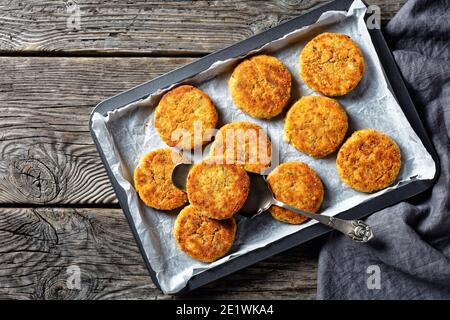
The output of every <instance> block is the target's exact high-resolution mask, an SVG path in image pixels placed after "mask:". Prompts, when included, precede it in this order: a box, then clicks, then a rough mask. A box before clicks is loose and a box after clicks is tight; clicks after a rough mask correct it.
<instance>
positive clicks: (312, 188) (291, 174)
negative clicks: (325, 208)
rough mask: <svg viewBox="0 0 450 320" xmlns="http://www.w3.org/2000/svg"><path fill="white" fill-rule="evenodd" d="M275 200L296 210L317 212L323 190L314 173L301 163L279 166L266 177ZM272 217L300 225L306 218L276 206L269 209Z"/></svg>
mask: <svg viewBox="0 0 450 320" xmlns="http://www.w3.org/2000/svg"><path fill="white" fill-rule="evenodd" d="M267 182H268V183H269V186H270V188H271V189H272V192H273V194H274V196H275V198H276V199H277V200H280V201H282V202H284V203H286V204H289V205H291V206H294V207H296V208H298V209H301V210H304V211H308V212H317V211H318V210H319V208H320V206H321V204H322V201H323V197H324V189H323V184H322V181H321V180H320V178H319V176H318V175H317V174H316V172H315V171H314V170H313V169H311V168H310V167H309V166H308V165H307V164H306V163H303V162H286V163H282V164H280V165H279V166H278V167H276V168H275V170H274V171H272V172H271V173H270V174H269V176H268V177H267ZM270 212H271V214H272V217H273V218H275V219H277V220H279V221H282V222H286V223H291V224H301V223H303V222H305V221H306V220H308V218H307V217H305V216H303V215H300V214H298V213H295V212H293V211H290V210H287V209H284V208H280V207H277V206H272V207H270Z"/></svg>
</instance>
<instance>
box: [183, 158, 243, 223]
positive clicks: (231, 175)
mask: <svg viewBox="0 0 450 320" xmlns="http://www.w3.org/2000/svg"><path fill="white" fill-rule="evenodd" d="M227 162H231V161H226V160H225V159H224V158H222V157H210V158H207V159H205V160H203V161H201V162H199V163H197V164H195V165H194V166H193V167H192V169H191V170H190V171H189V174H188V177H187V183H186V190H187V194H188V199H189V202H190V203H191V205H192V206H194V207H195V208H196V209H197V210H198V212H200V213H201V214H203V215H205V216H207V217H210V218H213V219H228V218H230V217H232V216H233V215H234V214H235V213H236V212H237V211H238V210H239V209H240V208H241V207H242V206H243V204H244V202H245V200H246V199H247V195H248V191H249V187H250V178H249V177H248V175H247V173H246V172H245V170H244V169H243V168H241V167H240V166H238V165H236V164H232V163H227Z"/></svg>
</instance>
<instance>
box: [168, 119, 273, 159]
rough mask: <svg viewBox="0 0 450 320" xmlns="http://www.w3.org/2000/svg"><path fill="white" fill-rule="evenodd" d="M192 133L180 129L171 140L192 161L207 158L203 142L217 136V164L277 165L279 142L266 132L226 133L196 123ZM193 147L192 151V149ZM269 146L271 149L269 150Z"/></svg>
mask: <svg viewBox="0 0 450 320" xmlns="http://www.w3.org/2000/svg"><path fill="white" fill-rule="evenodd" d="M191 129H192V130H188V129H185V128H178V129H176V130H174V131H173V132H172V135H171V140H172V141H173V142H175V143H176V145H175V147H176V148H177V149H178V150H180V151H182V152H183V153H185V154H186V153H187V154H188V155H189V156H192V157H193V159H204V158H208V156H209V154H208V152H209V150H208V149H204V148H203V144H204V143H208V142H210V141H211V140H212V139H213V137H214V143H213V147H214V156H217V157H216V158H215V161H214V163H216V164H217V163H220V161H221V160H222V162H223V163H226V164H232V163H236V164H262V165H264V166H265V167H269V166H270V167H274V166H276V165H278V162H279V160H278V159H279V157H278V153H277V152H276V150H279V148H278V140H276V139H270V140H269V138H268V136H267V134H266V133H265V132H264V130H263V129H262V128H261V129H251V128H247V129H242V128H236V129H234V128H229V129H227V130H225V132H224V133H222V131H219V130H218V129H215V128H206V129H203V123H202V121H194V123H193V127H192V128H191ZM192 145H194V148H193V150H191V146H192ZM267 146H271V148H268V147H267ZM172 156H173V159H172V160H173V162H174V163H176V162H178V161H179V156H178V155H177V154H176V153H173V154H172Z"/></svg>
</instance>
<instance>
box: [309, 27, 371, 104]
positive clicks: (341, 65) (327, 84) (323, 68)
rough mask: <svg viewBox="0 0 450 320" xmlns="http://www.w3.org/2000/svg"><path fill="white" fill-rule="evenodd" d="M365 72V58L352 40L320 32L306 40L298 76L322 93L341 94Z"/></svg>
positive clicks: (340, 35)
mask: <svg viewBox="0 0 450 320" xmlns="http://www.w3.org/2000/svg"><path fill="white" fill-rule="evenodd" d="M363 74H364V57H363V55H362V53H361V50H360V49H359V47H358V46H357V45H356V44H355V43H354V42H353V40H352V39H351V38H350V37H349V36H347V35H345V34H339V33H322V34H320V35H318V36H317V37H315V38H314V39H312V40H311V41H309V42H308V43H307V44H306V46H305V47H304V48H303V50H302V52H301V54H300V76H301V77H302V79H303V81H305V83H306V84H307V85H308V87H310V88H311V89H313V90H314V91H317V92H320V93H322V94H323V95H326V96H330V97H334V96H343V95H345V94H347V93H349V92H350V91H352V90H353V89H354V88H356V86H357V85H358V83H359V82H360V81H361V79H362V77H363Z"/></svg>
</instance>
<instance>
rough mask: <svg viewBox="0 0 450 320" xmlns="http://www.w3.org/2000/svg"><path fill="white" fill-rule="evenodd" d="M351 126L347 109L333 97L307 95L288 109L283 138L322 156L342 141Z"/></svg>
mask: <svg viewBox="0 0 450 320" xmlns="http://www.w3.org/2000/svg"><path fill="white" fill-rule="evenodd" d="M347 129H348V118H347V114H346V112H345V111H344V109H343V108H342V107H341V106H340V105H339V102H337V101H336V100H334V99H331V98H326V97H318V96H306V97H302V98H301V99H300V100H298V101H297V102H296V103H295V104H294V105H293V106H292V107H291V108H290V109H289V111H288V113H287V116H286V120H285V124H284V138H285V140H286V141H287V142H289V143H291V144H292V145H293V146H294V147H296V148H297V149H298V150H300V151H302V152H304V153H306V154H308V155H310V156H313V157H315V158H322V157H325V156H327V155H329V154H330V153H333V152H334V151H336V150H337V148H338V147H339V146H340V145H341V143H342V141H343V140H344V137H345V134H346V132H347Z"/></svg>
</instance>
